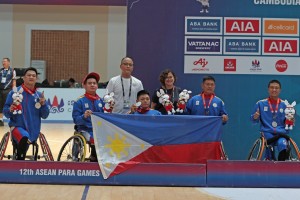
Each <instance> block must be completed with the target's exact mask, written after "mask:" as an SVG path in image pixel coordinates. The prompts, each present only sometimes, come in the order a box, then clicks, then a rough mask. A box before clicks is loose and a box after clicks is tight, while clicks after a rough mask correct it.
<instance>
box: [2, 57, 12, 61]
mask: <svg viewBox="0 0 300 200" xmlns="http://www.w3.org/2000/svg"><path fill="white" fill-rule="evenodd" d="M4 59H6V60H7V61H8V62H10V59H9V58H7V57H5V58H3V59H2V60H4Z"/></svg>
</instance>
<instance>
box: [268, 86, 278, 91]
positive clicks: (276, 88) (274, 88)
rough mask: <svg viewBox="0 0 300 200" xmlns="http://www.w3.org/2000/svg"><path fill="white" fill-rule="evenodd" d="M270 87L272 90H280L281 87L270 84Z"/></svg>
mask: <svg viewBox="0 0 300 200" xmlns="http://www.w3.org/2000/svg"><path fill="white" fill-rule="evenodd" d="M269 89H271V90H280V87H274V86H270V87H269Z"/></svg>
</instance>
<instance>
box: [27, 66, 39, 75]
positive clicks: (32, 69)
mask: <svg viewBox="0 0 300 200" xmlns="http://www.w3.org/2000/svg"><path fill="white" fill-rule="evenodd" d="M28 71H34V72H35V74H36V75H38V72H37V70H36V68H34V67H28V68H26V69H25V71H24V76H25V74H26V73H27V72H28Z"/></svg>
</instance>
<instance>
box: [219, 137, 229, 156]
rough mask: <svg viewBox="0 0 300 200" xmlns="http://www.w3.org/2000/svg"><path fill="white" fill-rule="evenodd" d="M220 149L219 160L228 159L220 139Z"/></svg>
mask: <svg viewBox="0 0 300 200" xmlns="http://www.w3.org/2000/svg"><path fill="white" fill-rule="evenodd" d="M220 150H221V160H228V156H227V154H226V152H225V149H224V145H223V142H222V141H221V144H220Z"/></svg>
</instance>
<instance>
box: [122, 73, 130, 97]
mask: <svg viewBox="0 0 300 200" xmlns="http://www.w3.org/2000/svg"><path fill="white" fill-rule="evenodd" d="M120 78H121V83H122V90H123V99H124V98H125V91H124V85H123V78H122V76H120ZM131 85H132V78H131V77H130V86H129V94H128V96H129V99H130V96H131Z"/></svg>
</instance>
